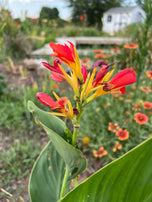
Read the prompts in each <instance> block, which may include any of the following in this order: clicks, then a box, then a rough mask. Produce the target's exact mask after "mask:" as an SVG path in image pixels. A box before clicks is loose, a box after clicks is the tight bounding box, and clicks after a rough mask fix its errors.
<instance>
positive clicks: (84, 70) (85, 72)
mask: <svg viewBox="0 0 152 202" xmlns="http://www.w3.org/2000/svg"><path fill="white" fill-rule="evenodd" d="M81 73H82V75H83V80H84V83H85V81H86V78H87V69H86V67H85V66H84V65H82V68H81Z"/></svg>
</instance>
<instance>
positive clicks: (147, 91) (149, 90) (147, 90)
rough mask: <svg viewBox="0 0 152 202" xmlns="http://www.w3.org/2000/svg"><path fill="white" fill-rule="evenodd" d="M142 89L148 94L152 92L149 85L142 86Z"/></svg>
mask: <svg viewBox="0 0 152 202" xmlns="http://www.w3.org/2000/svg"><path fill="white" fill-rule="evenodd" d="M140 90H142V91H144V92H146V93H147V94H148V93H150V92H151V89H150V88H149V87H147V86H140Z"/></svg>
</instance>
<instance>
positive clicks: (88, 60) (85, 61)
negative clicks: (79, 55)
mask: <svg viewBox="0 0 152 202" xmlns="http://www.w3.org/2000/svg"><path fill="white" fill-rule="evenodd" d="M90 61H91V60H90V58H86V59H84V60H81V63H83V64H86V63H88V62H90Z"/></svg>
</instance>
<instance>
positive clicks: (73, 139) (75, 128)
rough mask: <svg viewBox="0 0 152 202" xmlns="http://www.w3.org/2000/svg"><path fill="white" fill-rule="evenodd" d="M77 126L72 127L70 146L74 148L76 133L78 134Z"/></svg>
mask: <svg viewBox="0 0 152 202" xmlns="http://www.w3.org/2000/svg"><path fill="white" fill-rule="evenodd" d="M78 129H79V126H74V130H73V136H72V145H73V146H75V144H76V141H77V133H78Z"/></svg>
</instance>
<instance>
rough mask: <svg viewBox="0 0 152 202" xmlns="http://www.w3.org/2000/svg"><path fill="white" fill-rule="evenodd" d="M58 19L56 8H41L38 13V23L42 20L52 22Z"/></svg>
mask: <svg viewBox="0 0 152 202" xmlns="http://www.w3.org/2000/svg"><path fill="white" fill-rule="evenodd" d="M57 18H59V11H58V9H57V8H49V7H42V9H41V11H40V17H39V19H40V21H41V20H42V19H47V20H52V19H57Z"/></svg>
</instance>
